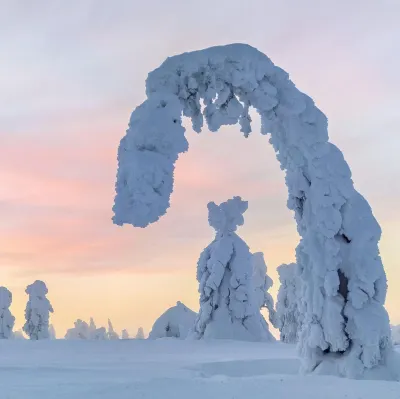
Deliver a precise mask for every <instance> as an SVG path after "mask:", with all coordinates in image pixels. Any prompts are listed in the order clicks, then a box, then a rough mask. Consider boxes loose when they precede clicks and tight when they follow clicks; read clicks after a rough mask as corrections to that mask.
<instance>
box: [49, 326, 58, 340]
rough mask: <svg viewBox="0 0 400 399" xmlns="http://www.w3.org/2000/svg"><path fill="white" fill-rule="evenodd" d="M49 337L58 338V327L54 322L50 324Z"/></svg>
mask: <svg viewBox="0 0 400 399" xmlns="http://www.w3.org/2000/svg"><path fill="white" fill-rule="evenodd" d="M49 338H50V339H57V335H56V329H55V328H54V326H53V324H50V326H49Z"/></svg>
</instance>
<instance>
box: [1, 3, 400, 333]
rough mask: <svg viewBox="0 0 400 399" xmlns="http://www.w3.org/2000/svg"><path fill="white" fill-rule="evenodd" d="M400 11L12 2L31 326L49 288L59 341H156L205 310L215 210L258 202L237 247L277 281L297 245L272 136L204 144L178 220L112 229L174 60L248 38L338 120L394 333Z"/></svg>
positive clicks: (227, 131)
mask: <svg viewBox="0 0 400 399" xmlns="http://www.w3.org/2000/svg"><path fill="white" fill-rule="evenodd" d="M399 18H400V2H399V1H398V0H393V1H390V0H382V1H375V0H362V1H361V0H353V1H350V2H349V1H347V0H326V1H315V0H302V1H298V0H290V1H276V0H275V1H269V0H254V1H252V0H250V1H238V0H219V1H215V0H203V1H191V0H169V1H165V0H151V1H139V0H131V1H128V0H126V1H123V0H116V1H105V0H104V1H103V0H90V1H89V0H71V1H61V0H54V1H50V0H38V1H31V2H28V1H21V0H0V55H1V61H0V285H3V286H6V287H8V288H9V289H10V290H11V291H12V293H13V304H12V312H13V313H14V315H15V316H16V318H17V321H16V327H17V328H19V327H20V326H21V325H22V324H23V322H24V316H23V312H24V307H25V303H26V300H27V298H26V294H25V292H24V290H25V287H26V285H27V284H30V283H31V282H32V281H33V280H35V279H42V280H44V281H45V282H46V284H47V285H48V288H49V299H50V300H51V302H52V303H53V306H54V308H55V313H54V315H53V317H52V322H53V323H54V325H55V327H56V330H57V332H58V335H59V336H64V333H65V330H66V329H67V328H69V327H72V324H73V321H74V320H76V319H77V318H81V319H88V318H89V317H90V316H93V317H94V318H95V320H96V321H97V323H98V324H100V325H101V324H103V325H104V324H105V323H106V321H107V318H108V317H110V318H111V319H112V321H113V323H114V327H115V328H116V329H117V330H119V331H120V330H121V329H122V328H127V329H128V330H129V331H130V332H131V333H133V332H134V331H135V330H136V329H137V328H138V327H139V326H143V327H144V328H145V330H146V331H148V330H149V328H150V327H151V325H152V323H153V321H154V320H155V318H156V317H157V316H158V315H159V314H160V313H162V312H163V311H164V310H165V309H166V308H167V307H170V306H173V305H174V304H175V303H176V301H177V300H180V301H182V302H184V303H185V304H187V305H188V306H189V307H192V308H193V309H194V310H197V309H198V294H197V282H196V278H195V271H196V262H197V259H198V256H199V254H200V252H201V251H202V249H203V248H204V247H205V246H206V245H208V244H209V242H210V241H211V240H212V238H213V231H212V229H211V228H210V227H209V226H208V222H207V208H206V204H207V202H208V201H211V200H213V201H216V202H221V201H224V200H226V199H228V198H230V197H232V196H233V195H240V196H242V197H243V198H244V199H246V200H248V201H249V210H248V211H247V212H246V214H245V220H246V222H245V225H244V226H243V227H242V228H241V229H240V230H239V234H240V235H241V236H242V237H243V238H244V239H245V241H246V242H247V243H248V244H249V246H250V248H251V250H252V251H253V252H255V251H263V252H264V254H265V259H266V261H267V263H268V270H269V274H270V275H271V277H272V278H273V279H274V280H275V281H276V283H275V285H274V287H273V290H272V294H273V295H274V296H276V292H277V289H278V283H277V274H276V267H277V266H278V265H279V264H281V263H287V262H291V261H294V249H295V246H296V245H297V243H298V240H299V238H298V236H297V232H296V227H295V222H294V219H293V215H292V214H291V212H290V211H288V210H287V209H286V196H287V191H286V187H285V184H284V175H283V172H282V171H281V170H280V169H279V165H278V162H277V161H276V160H275V155H274V152H273V150H272V147H271V146H270V144H269V143H268V139H267V138H266V137H263V136H261V135H260V134H259V133H258V130H259V129H258V126H259V121H258V120H257V118H256V120H255V122H254V124H253V134H252V135H251V136H250V138H248V139H247V140H246V139H244V138H243V137H242V135H241V133H240V132H239V128H238V127H237V126H236V127H235V126H234V127H229V128H224V129H221V131H220V132H218V133H210V132H208V131H207V130H204V132H203V133H202V134H201V135H197V134H196V133H194V132H192V131H191V129H190V127H189V124H188V123H187V121H186V122H185V125H186V126H187V128H188V130H187V137H188V140H189V145H190V150H189V152H188V153H186V154H184V155H183V156H181V157H180V159H179V161H178V165H177V169H176V176H175V182H176V183H175V191H174V193H173V196H172V205H171V208H170V210H169V211H168V214H167V215H166V216H164V217H163V218H162V219H161V220H160V221H159V222H158V223H156V224H154V225H152V226H150V227H148V228H146V229H134V228H133V227H130V226H124V227H122V228H121V227H117V226H115V225H113V224H112V222H111V217H112V210H111V208H112V205H113V197H114V181H115V174H116V167H117V163H116V153H117V147H118V143H119V140H120V139H121V137H122V136H123V135H124V132H125V130H126V128H127V123H128V120H129V116H130V113H131V112H132V110H133V109H134V108H135V107H136V106H137V105H139V104H140V103H141V102H142V101H143V99H144V87H145V79H146V76H147V73H148V72H149V71H151V70H153V69H154V68H156V67H158V66H159V65H160V64H161V63H162V62H163V61H164V59H165V58H166V57H167V56H169V55H174V54H179V53H182V52H184V51H190V50H195V49H200V48H205V47H209V46H212V45H218V44H228V43H233V42H245V43H248V44H250V45H252V46H254V47H257V48H258V49H259V50H260V51H262V52H264V53H265V54H267V55H268V56H269V57H270V58H271V59H272V61H273V62H274V63H275V64H277V65H279V66H280V67H282V68H283V69H285V70H286V71H288V72H289V73H290V75H291V78H292V80H293V81H294V82H295V84H296V85H297V87H298V88H299V89H300V90H302V91H304V92H305V93H307V94H308V95H309V96H311V97H312V98H313V99H314V100H315V101H316V103H317V105H318V106H319V107H320V108H321V109H322V110H323V111H324V112H325V114H326V115H327V116H328V118H329V132H330V138H331V141H332V142H333V143H335V144H336V145H337V146H338V147H339V148H340V149H341V150H342V151H343V153H344V156H345V158H346V160H347V162H348V163H349V165H350V167H351V169H352V171H353V179H354V182H355V185H356V187H357V189H358V190H359V191H360V192H361V193H362V194H363V195H364V196H365V197H366V198H367V199H368V201H369V202H370V204H371V206H372V209H373V212H374V214H375V216H376V218H377V219H378V221H379V222H380V224H381V226H382V229H383V237H382V240H381V244H380V249H381V254H382V258H383V261H384V265H385V269H386V271H387V274H388V280H389V294H388V299H387V308H388V310H389V312H390V315H391V319H392V322H393V323H400V288H399V287H400V285H399V283H400V270H399V267H398V266H399V255H398V253H399V244H400V233H399V231H400V207H399V206H398V204H399V202H400V183H399V180H400V161H399V151H400V134H399V126H400V112H399V107H400V74H399V71H400V56H399V54H400V24H399Z"/></svg>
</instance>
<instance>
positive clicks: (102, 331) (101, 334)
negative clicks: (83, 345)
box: [91, 327, 108, 341]
mask: <svg viewBox="0 0 400 399" xmlns="http://www.w3.org/2000/svg"><path fill="white" fill-rule="evenodd" d="M91 339H94V340H96V341H104V340H107V339H108V335H107V330H106V328H105V327H99V328H96V331H95V332H94V333H93V335H92V336H91Z"/></svg>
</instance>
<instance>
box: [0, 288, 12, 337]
mask: <svg viewBox="0 0 400 399" xmlns="http://www.w3.org/2000/svg"><path fill="white" fill-rule="evenodd" d="M11 302H12V294H11V292H10V291H9V290H8V289H7V288H6V287H0V339H10V338H12V336H13V328H14V322H15V317H14V316H13V315H12V314H11V312H10V309H9V307H10V306H11Z"/></svg>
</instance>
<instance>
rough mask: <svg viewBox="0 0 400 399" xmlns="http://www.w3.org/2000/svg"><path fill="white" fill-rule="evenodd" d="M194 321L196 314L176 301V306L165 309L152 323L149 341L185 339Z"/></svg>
mask: <svg viewBox="0 0 400 399" xmlns="http://www.w3.org/2000/svg"><path fill="white" fill-rule="evenodd" d="M195 320H196V313H195V312H193V310H191V309H189V308H188V307H187V306H185V305H184V304H183V303H182V302H179V301H178V302H177V303H176V306H173V307H172V308H169V309H167V310H166V311H165V312H164V313H163V314H162V315H161V316H160V317H159V318H158V319H157V320H156V321H155V322H154V324H153V327H152V329H151V331H150V334H149V339H157V338H166V337H170V338H179V339H185V338H186V337H187V336H188V334H189V331H190V330H191V329H192V328H193V326H194V322H195ZM138 332H139V331H138Z"/></svg>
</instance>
